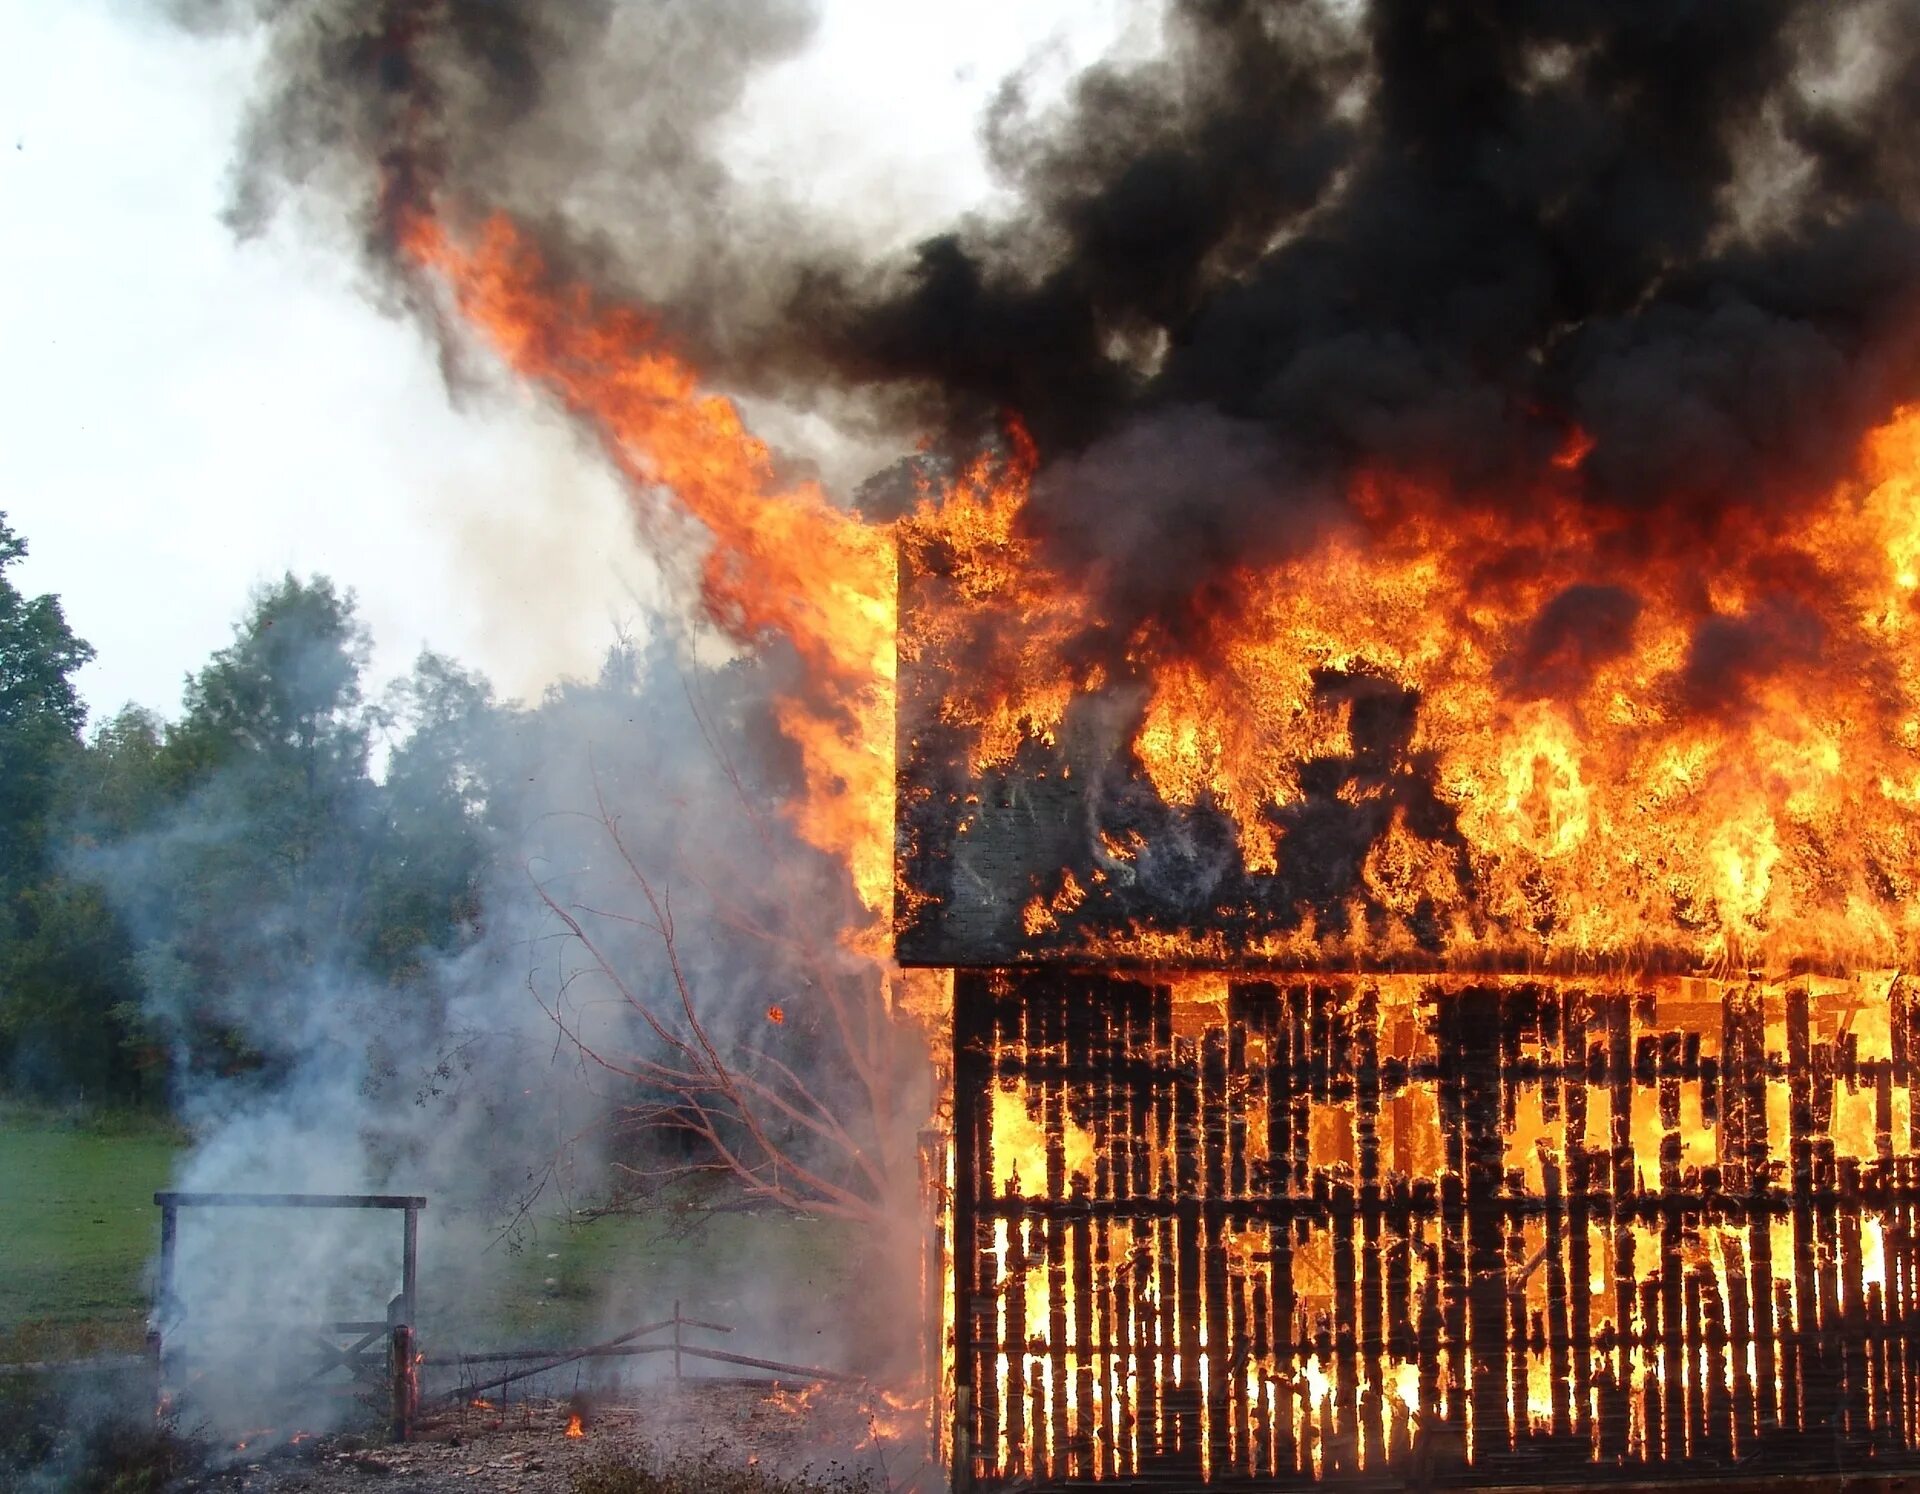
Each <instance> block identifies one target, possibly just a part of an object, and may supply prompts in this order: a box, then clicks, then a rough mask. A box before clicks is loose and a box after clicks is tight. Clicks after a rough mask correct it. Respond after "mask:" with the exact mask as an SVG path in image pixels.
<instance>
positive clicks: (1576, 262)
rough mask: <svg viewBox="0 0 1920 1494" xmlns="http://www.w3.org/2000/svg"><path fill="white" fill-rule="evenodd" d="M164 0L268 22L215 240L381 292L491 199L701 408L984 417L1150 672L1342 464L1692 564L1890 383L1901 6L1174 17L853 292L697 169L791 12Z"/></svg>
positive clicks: (1906, 164) (1815, 478)
mask: <svg viewBox="0 0 1920 1494" xmlns="http://www.w3.org/2000/svg"><path fill="white" fill-rule="evenodd" d="M176 3H178V4H189V3H190V0H176ZM192 9H193V11H194V13H195V14H196V15H197V16H198V17H199V19H201V20H202V21H203V22H204V21H208V20H210V19H212V18H214V17H216V16H223V17H224V18H225V19H226V20H227V21H229V22H233V21H235V20H237V19H239V18H241V17H244V16H252V17H253V18H254V19H255V20H256V21H259V22H261V23H264V24H265V25H267V26H269V27H270V28H271V40H270V63H269V67H268V70H267V75H266V82H265V83H264V85H263V89H262V92H261V95H260V98H259V101H258V104H257V107H256V109H255V111H254V113H253V116H252V119H251V121H250V123H249V125H248V128H247V132H246V139H245V141H244V142H243V149H242V158H241V165H240V170H239V173H238V183H239V185H238V189H237V192H236V198H235V204H234V211H235V219H236V222H237V223H239V224H240V225H241V226H243V227H247V226H257V225H258V224H259V223H260V222H262V221H263V220H264V218H265V217H266V216H267V215H268V214H270V213H271V212H272V211H273V210H274V208H275V205H276V203H277V202H278V201H279V200H280V199H281V198H282V197H283V196H285V195H286V193H287V192H288V191H289V189H295V188H298V189H316V188H317V189H321V190H320V200H321V201H322V202H323V203H325V204H327V205H329V207H330V208H332V207H337V205H338V203H339V202H341V201H342V200H344V201H346V202H348V203H349V204H351V206H352V209H353V215H354V216H353V221H354V222H355V223H356V224H357V226H358V228H359V230H360V231H361V232H362V233H363V234H364V235H365V238H366V242H367V244H368V245H369V246H370V247H371V248H372V249H373V251H374V252H375V255H376V257H378V256H379V255H380V254H381V253H382V252H384V251H385V249H386V248H387V247H388V237H387V236H388V234H389V233H390V230H391V227H392V224H393V222H394V219H395V215H396V213H398V212H399V211H402V210H404V209H405V208H408V207H422V206H431V207H436V208H440V209H443V210H450V211H455V212H460V213H467V214H473V213H479V212H485V211H491V210H494V209H502V210H505V211H508V212H510V213H512V214H514V215H515V216H516V217H517V218H518V219H519V220H520V221H521V222H522V223H523V224H525V225H529V226H530V227H531V228H532V230H533V231H535V232H536V233H537V234H538V235H539V237H540V238H541V241H542V243H543V246H544V247H545V248H546V249H547V251H548V253H549V255H550V257H551V258H552V259H553V260H554V261H555V263H556V264H557V265H558V266H559V267H561V268H562V270H563V271H564V272H565V273H568V274H571V275H577V276H581V277H584V278H588V279H590V280H592V281H593V282H595V283H596V284H598V285H600V286H601V287H602V288H604V289H606V290H608V291H609V292H610V293H617V294H634V295H639V296H642V297H644V298H646V299H647V300H648V301H650V302H651V303H653V304H654V305H656V306H657V307H658V308H659V310H660V313H661V315H662V317H663V318H664V320H665V323H666V325H667V326H668V327H669V328H670V329H671V330H672V331H673V333H674V335H675V336H676V337H677V338H678V339H679V340H680V341H681V342H682V343H683V344H684V345H685V346H686V347H687V350H688V351H689V352H690V353H691V354H692V355H693V356H694V357H695V359H696V360H697V361H698V362H699V363H700V364H701V366H702V367H703V368H705V369H707V370H708V371H709V373H710V374H711V376H712V377H713V378H714V379H715V381H716V382H717V383H719V384H721V385H722V386H728V387H734V388H737V389H740V390H742V391H747V392H753V393H758V394H762V395H771V396H775V397H781V398H785V399H787V400H789V401H791V402H793V403H796V404H802V405H811V404H816V403H818V402H819V401H820V400H821V399H823V398H827V397H833V398H838V399H842V400H843V401H844V400H845V399H846V398H850V397H857V398H858V399H860V400H863V401H866V402H867V403H868V404H869V406H870V408H871V410H872V411H874V412H878V413H879V414H880V415H881V416H883V417H884V418H885V419H887V420H891V421H893V422H895V423H896V425H897V426H898V428H899V429H900V430H901V431H902V432H903V433H904V432H906V431H908V430H912V431H917V432H919V433H927V432H932V433H933V434H935V435H936V436H938V437H943V438H945V439H946V440H947V441H949V442H950V443H952V446H953V448H954V449H955V450H967V449H972V448H973V447H976V446H977V445H978V444H979V443H980V442H981V441H982V440H983V439H985V438H986V437H987V436H988V434H989V433H990V432H991V430H992V429H993V426H994V424H995V423H996V422H997V421H1000V420H1002V419H1003V418H1004V417H1005V415H1006V413H1007V412H1009V411H1011V412H1014V413H1016V414H1018V415H1019V416H1020V417H1021V418H1022V419H1023V420H1024V421H1025V422H1026V423H1027V425H1028V427H1029V428H1030V429H1031V431H1032V432H1033V434H1034V436H1035V437H1036V438H1037V441H1038V444H1039V447H1040V451H1041V455H1042V460H1043V469H1042V472H1041V475H1040V480H1039V481H1038V483H1037V484H1036V490H1035V496H1034V501H1033V502H1032V504H1031V505H1030V506H1029V509H1028V512H1027V516H1026V519H1027V522H1028V524H1029V525H1030V526H1031V528H1032V530H1033V531H1034V533H1035V534H1036V535H1037V536H1038V537H1039V538H1041V539H1042V540H1043V541H1044V542H1045V543H1046V544H1047V545H1048V546H1049V547H1050V550H1051V554H1052V558H1053V559H1054V560H1055V562H1056V563H1057V564H1059V565H1060V566H1061V567H1063V568H1064V569H1066V570H1067V571H1069V572H1070V573H1073V574H1076V575H1079V576H1084V577H1087V578H1088V579H1089V580H1090V582H1091V583H1092V584H1093V585H1094V586H1096V587H1097V588H1098V589H1099V590H1100V591H1101V593H1102V594H1103V599H1104V601H1105V602H1106V603H1107V606H1106V607H1105V609H1104V611H1105V615H1106V617H1107V621H1108V622H1109V624H1110V625H1111V626H1112V628H1113V630H1114V632H1115V633H1116V634H1117V635H1118V636H1121V637H1125V636H1127V635H1129V634H1130V633H1132V632H1133V631H1134V630H1135V628H1136V627H1137V626H1139V625H1142V624H1147V625H1153V626H1158V627H1160V628H1161V629H1162V630H1163V631H1167V632H1171V634H1172V635H1173V639H1174V642H1175V643H1176V644H1177V642H1178V638H1179V635H1180V633H1181V632H1182V627H1183V624H1182V622H1181V619H1182V617H1183V616H1184V615H1188V614H1190V613H1191V611H1192V607H1193V599H1194V598H1195V597H1202V598H1204V597H1206V596H1208V595H1216V596H1224V595H1226V594H1227V593H1225V592H1222V591H1220V590H1219V589H1218V585H1219V582H1220V581H1221V579H1222V578H1223V577H1224V576H1226V575H1228V574H1230V573H1231V571H1232V570H1233V569H1234V568H1235V567H1238V566H1242V565H1247V564H1256V565H1257V564H1259V563H1261V562H1262V561H1268V560H1273V559H1278V558H1282V557H1285V556H1287V555H1289V554H1293V553H1296V552H1297V551H1298V550H1299V548H1300V547H1301V546H1302V545H1304V544H1306V543H1308V542H1309V541H1310V540H1311V538H1312V537H1313V535H1314V534H1315V533H1317V532H1318V530H1319V528H1320V526H1322V525H1324V524H1325V523H1326V522H1327V521H1328V518H1329V514H1330V513H1331V514H1332V515H1333V516H1334V517H1336V518H1337V517H1338V514H1339V510H1340V503H1341V499H1340V495H1341V494H1342V493H1343V492H1344V491H1345V489H1346V482H1347V479H1348V478H1349V477H1350V476H1351V475H1352V473H1353V472H1354V471H1355V469H1356V468H1357V467H1358V466H1360V465H1362V464H1367V465H1372V466H1382V465H1384V466H1387V467H1391V468H1394V469H1398V470H1402V471H1405V472H1408V473H1411V474H1414V475H1417V476H1418V477H1420V478H1421V479H1422V480H1423V481H1425V482H1428V483H1430V484H1432V485H1433V486H1434V487H1436V488H1437V489H1439V490H1440V491H1442V492H1444V493H1446V494H1449V495H1451V497H1452V499H1453V500H1454V501H1457V502H1460V503H1465V504H1472V505H1479V506H1485V505H1499V504H1503V503H1510V502H1513V501H1515V495H1520V494H1524V493H1526V492H1527V490H1528V487H1529V483H1530V481H1531V480H1533V479H1536V478H1539V477H1540V476H1542V475H1543V474H1545V473H1546V472H1547V469H1548V464H1549V463H1550V462H1552V461H1553V459H1554V458H1555V456H1556V455H1557V454H1560V453H1563V452H1564V451H1565V450H1566V448H1567V445H1568V442H1569V439H1570V438H1571V437H1572V436H1573V434H1574V433H1575V432H1576V431H1581V432H1584V433H1585V435H1586V436H1587V437H1588V438H1590V439H1591V443H1592V445H1591V450H1590V452H1589V453H1588V455H1587V457H1586V459H1585V460H1584V462H1583V463H1582V464H1581V465H1580V467H1579V470H1578V473H1577V475H1576V477H1575V478H1574V479H1572V481H1574V483H1575V485H1576V487H1577V490H1578V492H1579V493H1580V495H1581V497H1582V498H1583V499H1584V501H1586V502H1587V503H1590V504H1592V505H1596V506H1599V507H1602V508H1604V509H1606V510H1608V511H1609V514H1610V515H1624V516H1625V517H1626V520H1627V522H1626V525H1625V527H1624V529H1620V528H1619V527H1617V526H1616V528H1615V530H1614V532H1615V533H1617V534H1623V535H1624V538H1622V539H1620V540H1619V541H1618V543H1621V544H1623V545H1625V546H1627V547H1629V548H1645V547H1649V546H1659V545H1684V546H1689V547H1693V548H1695V549H1698V550H1711V549H1712V548H1713V547H1716V546H1719V545H1722V544H1725V543H1729V542H1734V541H1737V540H1738V539H1739V537H1740V535H1741V532H1742V531H1743V530H1744V529H1745V528H1746V527H1747V526H1748V525H1750V524H1752V523H1756V522H1776V521H1777V520H1778V519H1779V517H1780V515H1781V514H1782V513H1783V512H1784V511H1785V510H1787V509H1788V508H1790V506H1791V504H1792V503H1793V502H1794V500H1795V498H1796V497H1797V496H1799V495H1804V494H1807V493H1810V492H1818V491H1819V490H1820V489H1821V488H1822V487H1823V486H1825V485H1826V484H1828V483H1830V482H1831V481H1832V480H1834V479H1836V478H1837V477H1839V476H1841V475H1842V474H1843V473H1844V472H1845V471H1846V469H1847V467H1848V465H1849V463H1850V460H1851V459H1852V456H1853V454H1854V452H1855V450H1856V447H1857V442H1858V438H1859V436H1860V435H1861V433H1862V432H1863V431H1864V430H1865V429H1867V428H1868V427H1870V426H1871V425H1872V424H1874V423H1875V422H1877V421H1879V420H1881V419H1883V418H1884V417H1885V416H1886V415H1887V414H1888V413H1889V412H1890V411H1891V410H1892V409H1893V408H1894V407H1895V406H1896V405H1898V404H1899V403H1901V402H1902V401H1904V400H1908V399H1911V398H1914V397H1915V396H1916V395H1920V167H1916V165H1915V162H1916V161H1920V148H1916V147H1920V5H1916V4H1915V3H1914V0H1852V3H1840V4H1835V3H1831V0H1751V3H1745V4H1740V5H1673V4H1669V3H1663V0H1626V3H1622V0H1438V3H1436V0H1372V3H1369V4H1365V5H1359V6H1354V5H1344V4H1336V3H1333V0H1325V3H1311V0H1298V3H1269V4H1255V3H1235V0H1173V3H1171V4H1169V5H1168V7H1167V8H1166V11H1165V14H1164V17H1163V46H1162V47H1161V49H1160V50H1159V52H1158V54H1157V55H1155V56H1153V57H1151V58H1149V59H1148V60H1145V61H1138V62H1133V63H1129V64H1126V65H1122V64H1119V63H1105V64H1101V65H1098V66H1095V67H1093V68H1091V69H1090V70H1088V71H1087V72H1085V73H1083V74H1082V75H1081V76H1079V77H1078V78H1077V79H1076V80H1075V81H1074V82H1073V84H1072V85H1071V87H1070V88H1069V90H1068V92H1067V94H1066V96H1065V98H1064V100H1062V101H1059V102H1057V103H1055V104H1053V105H1051V106H1047V107H1038V106H1035V105H1034V104H1033V103H1032V101H1031V100H1030V98H1029V95H1028V90H1027V88H1026V85H1025V82H1024V80H1023V79H1022V78H1019V77H1016V78H1014V79H1011V80H1009V81H1008V82H1007V83H1006V84H1005V85H1004V86H1003V87H1002V88H1001V90H1000V91H999V93H998V94H997V96H996V98H995V102H994V105H993V108H992V110H991V111H990V113H989V116H988V118H987V119H986V120H985V121H984V124H983V140H984V142H985V144H986V148H987V150H988V153H989V158H990V161H991V164H992V166H993V167H994V168H995V170H996V171H997V173H998V175H999V177H1000V179H1001V181H1002V182H1003V183H1004V184H1005V185H1006V186H1008V187H1010V188H1011V189H1012V190H1013V192H1014V194H1015V196H1016V199H1017V207H1016V208H1015V209H1014V210H1013V211H1012V212H1010V213H1007V214H1005V215H1004V216H1003V217H1001V218H998V219H993V220H985V219H969V220H967V221H965V222H962V223H960V224H957V225H956V226H955V227H954V228H953V229H952V230H951V231H950V232H947V233H944V234H941V235H939V236H938V237H935V238H932V239H931V240H929V241H927V242H925V243H923V244H921V245H920V246H919V248H918V249H917V250H916V251H914V252H913V253H911V254H910V255H909V256H907V257H906V258H905V259H904V260H900V259H894V258H887V257H882V258H881V259H879V260H877V261H875V260H872V259H869V258H864V257H862V256H861V255H860V254H859V253H857V252H855V251H854V250H853V249H851V248H850V247H849V245H850V244H852V243H855V242H857V241H858V240H859V238H860V235H859V234H858V233H856V232H852V231H850V228H849V225H848V224H845V223H836V222H832V221H826V220H824V219H822V218H821V217H820V216H819V215H817V214H811V215H810V214H809V213H807V212H805V211H803V210H801V209H800V208H798V207H797V206H795V203H796V202H797V201H798V197H797V196H796V197H795V199H794V201H791V202H789V201H775V200H770V199H769V198H768V197H767V196H766V195H765V194H764V193H762V194H760V195H758V196H755V195H753V194H749V193H746V192H744V191H743V190H741V189H740V188H739V187H738V186H737V185H736V184H735V183H734V181H733V179H732V177H731V176H730V175H729V172H728V169H727V167H726V164H725V162H724V159H723V153H722V152H721V151H720V150H719V148H718V147H717V146H716V144H715V133H716V127H717V126H718V125H720V124H722V123H723V122H724V121H725V119H726V118H727V117H728V114H729V111H731V110H732V109H733V108H734V107H735V106H736V105H737V104H738V103H739V101H740V100H741V98H742V97H743V95H744V92H745V90H746V88H747V86H748V84H749V82H750V80H751V78H752V76H753V74H754V72H755V70H756V69H757V68H760V67H762V66H764V65H767V64H769V63H773V62H776V61H779V60H782V59H785V58H788V57H791V56H792V55H794V54H795V53H796V52H797V51H798V50H799V49H801V48H802V47H803V46H804V44H805V42H806V39H807V37H808V35H809V32H810V29H811V25H812V21H813V17H812V15H811V13H810V11H809V9H808V7H807V6H805V5H804V4H801V3H798V0H724V3H717V4H711V5H700V6H697V7H695V6H681V5H670V4H664V3H655V4H633V5H620V6H616V5H612V4H610V3H608V0H565V3H562V0H542V3H538V4H535V3H532V0H280V3H274V0H256V3H255V4H254V5H253V6H252V7H251V8H249V7H248V6H247V5H245V4H244V3H243V0H227V3H226V4H225V5H224V6H222V5H220V4H218V3H215V0H200V3H199V4H197V5H193V6H192ZM843 408H844V404H843ZM1170 469H1177V472H1178V480H1175V481H1169V480H1167V475H1168V471H1169V470H1170ZM1210 588H1213V590H1211V591H1210V590H1209V589H1210ZM1189 621H1190V618H1189ZM1543 626H1544V627H1549V628H1550V627H1553V626H1557V624H1553V623H1551V622H1550V621H1543ZM1537 641H1539V640H1537ZM1709 643H1710V641H1709ZM1707 647H1708V644H1703V648H1707ZM1709 651H1711V650H1710V648H1709Z"/></svg>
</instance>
